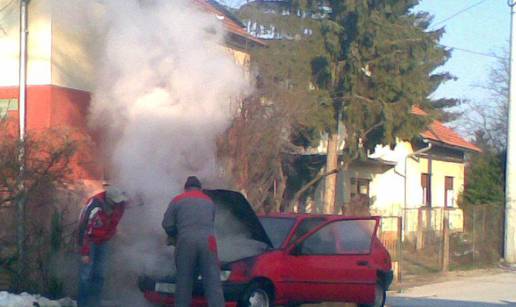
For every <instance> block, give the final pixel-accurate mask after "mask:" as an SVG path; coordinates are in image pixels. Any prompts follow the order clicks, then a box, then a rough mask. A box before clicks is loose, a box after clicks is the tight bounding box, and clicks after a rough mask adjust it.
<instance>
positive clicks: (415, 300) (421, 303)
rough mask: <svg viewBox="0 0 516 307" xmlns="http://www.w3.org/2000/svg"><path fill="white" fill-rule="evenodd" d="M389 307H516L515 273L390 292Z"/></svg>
mask: <svg viewBox="0 0 516 307" xmlns="http://www.w3.org/2000/svg"><path fill="white" fill-rule="evenodd" d="M387 306H389V307H433V306H436V307H437V306H439V307H480V306H486V307H490V306H493V307H494V306H512V307H516V272H514V271H505V272H504V271H501V272H492V273H487V272H486V274H483V275H480V276H466V277H454V278H453V280H449V281H444V282H439V283H434V284H428V285H424V286H418V287H413V288H408V289H404V290H403V291H402V292H401V293H392V292H390V293H389V295H388V298H387Z"/></svg>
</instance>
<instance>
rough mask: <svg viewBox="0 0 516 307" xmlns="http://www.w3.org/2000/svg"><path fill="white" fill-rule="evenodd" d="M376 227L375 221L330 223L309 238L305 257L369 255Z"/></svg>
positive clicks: (304, 249) (304, 244) (305, 244)
mask: <svg viewBox="0 0 516 307" xmlns="http://www.w3.org/2000/svg"><path fill="white" fill-rule="evenodd" d="M375 227H376V221H375V220H344V221H337V222H333V223H330V224H328V225H326V226H324V227H323V228H321V229H320V230H319V231H317V232H316V233H314V234H313V235H311V236H310V237H309V238H307V239H306V240H305V241H304V242H303V244H302V248H301V253H302V254H303V255H350V254H368V253H370V251H371V242H372V238H373V234H374V230H375Z"/></svg>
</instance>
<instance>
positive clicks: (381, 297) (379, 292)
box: [358, 282, 387, 307]
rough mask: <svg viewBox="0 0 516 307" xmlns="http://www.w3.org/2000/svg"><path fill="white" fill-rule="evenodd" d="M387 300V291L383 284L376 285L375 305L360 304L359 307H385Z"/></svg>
mask: <svg viewBox="0 0 516 307" xmlns="http://www.w3.org/2000/svg"><path fill="white" fill-rule="evenodd" d="M386 298H387V291H385V287H384V286H383V285H382V284H381V283H379V282H378V283H376V287H375V291H374V303H373V304H359V305H358V307H383V306H384V305H385V299H386Z"/></svg>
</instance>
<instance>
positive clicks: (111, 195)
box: [104, 185, 128, 213]
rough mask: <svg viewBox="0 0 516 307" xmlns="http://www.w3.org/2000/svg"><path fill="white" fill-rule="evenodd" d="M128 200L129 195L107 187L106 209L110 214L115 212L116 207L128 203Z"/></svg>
mask: <svg viewBox="0 0 516 307" xmlns="http://www.w3.org/2000/svg"><path fill="white" fill-rule="evenodd" d="M127 199H128V198H127V195H125V193H124V192H122V191H121V190H119V189H118V188H116V187H114V186H112V185H109V186H107V187H106V202H105V203H106V208H104V209H105V210H106V211H107V212H108V213H110V212H111V211H112V210H113V206H114V205H118V204H122V203H123V202H125V201H127Z"/></svg>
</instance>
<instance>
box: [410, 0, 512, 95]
mask: <svg viewBox="0 0 516 307" xmlns="http://www.w3.org/2000/svg"><path fill="white" fill-rule="evenodd" d="M468 7H471V8H470V9H467V8H468ZM416 9H417V10H422V11H427V12H429V13H431V14H432V15H434V22H433V24H434V25H435V26H436V27H437V28H438V27H442V26H444V27H445V30H446V33H445V34H444V36H443V38H442V39H441V44H443V45H445V46H450V47H455V48H457V49H455V50H454V51H453V53H452V57H451V58H450V60H449V61H448V62H447V63H446V65H445V66H444V67H443V68H442V70H444V71H448V72H450V73H451V74H453V75H454V76H456V77H457V78H458V80H457V81H449V82H447V83H445V84H443V85H441V87H440V88H439V89H438V90H437V91H436V93H434V95H435V97H453V98H463V99H468V100H471V101H476V102H483V103H485V102H486V100H489V93H488V92H486V91H485V90H484V89H482V88H480V87H479V85H481V84H483V83H485V82H486V80H487V79H488V76H489V70H490V68H491V67H493V66H494V65H495V64H496V61H497V59H495V58H492V57H488V56H482V55H479V54H475V53H472V52H465V51H462V50H458V49H466V50H470V51H473V52H478V53H485V54H492V53H496V54H498V55H500V56H503V55H504V54H503V50H504V49H505V50H508V48H509V36H510V9H509V7H508V5H507V1H506V0H484V1H480V0H423V1H422V2H421V4H420V5H419V6H418V7H417V8H416ZM464 9H467V10H466V11H464V12H462V13H460V14H458V15H456V16H455V17H452V18H450V19H449V20H447V21H445V22H442V23H441V21H443V20H445V19H448V18H449V17H451V16H453V15H455V14H456V13H459V12H460V11H462V10H464Z"/></svg>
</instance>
